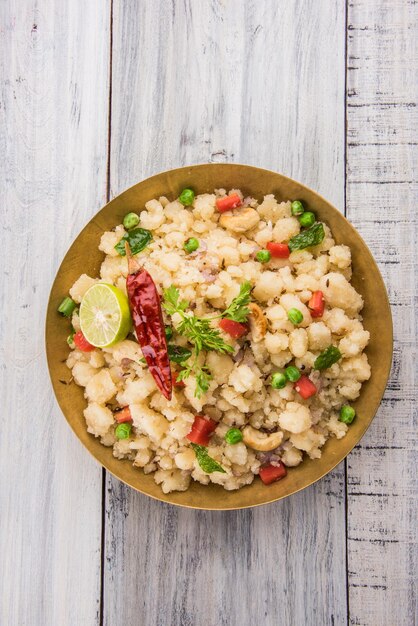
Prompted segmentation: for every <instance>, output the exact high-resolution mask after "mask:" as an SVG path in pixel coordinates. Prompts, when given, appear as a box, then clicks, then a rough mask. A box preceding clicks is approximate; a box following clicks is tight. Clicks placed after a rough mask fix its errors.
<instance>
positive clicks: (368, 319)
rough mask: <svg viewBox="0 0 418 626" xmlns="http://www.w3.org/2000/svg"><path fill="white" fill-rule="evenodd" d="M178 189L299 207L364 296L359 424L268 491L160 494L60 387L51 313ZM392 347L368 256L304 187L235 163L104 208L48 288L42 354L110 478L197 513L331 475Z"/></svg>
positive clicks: (161, 177)
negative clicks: (105, 237) (139, 217)
mask: <svg viewBox="0 0 418 626" xmlns="http://www.w3.org/2000/svg"><path fill="white" fill-rule="evenodd" d="M184 187H192V188H193V189H194V190H195V192H196V193H204V192H212V191H213V189H215V188H221V187H223V188H226V189H232V188H239V189H241V190H242V191H243V193H244V194H248V195H252V196H254V197H256V198H258V199H261V198H262V197H263V195H265V194H268V193H274V194H275V196H276V197H277V198H278V199H279V200H288V199H296V198H298V199H301V200H304V201H305V202H306V204H307V205H308V206H309V208H311V209H312V210H314V211H315V213H316V214H317V215H318V217H319V218H320V219H321V220H323V221H324V222H326V223H327V224H329V226H330V227H331V230H332V232H333V236H334V238H335V240H336V241H337V243H345V244H347V245H349V246H350V248H351V252H352V257H353V270H354V272H353V280H352V282H353V285H354V286H355V288H356V289H357V291H359V292H360V293H361V294H362V295H363V297H364V301H365V307H364V309H363V317H364V326H365V328H366V329H367V330H368V331H369V332H370V336H371V339H370V344H369V346H368V348H367V356H368V358H369V362H370V365H371V368H372V376H371V379H370V380H369V381H368V382H366V383H365V384H364V385H363V388H362V391H361V396H360V398H359V399H358V400H357V401H356V402H355V404H354V406H355V409H356V411H357V418H356V419H355V421H354V422H353V424H352V425H351V426H350V428H349V431H348V433H347V435H346V436H345V437H344V438H343V439H341V440H337V439H330V440H329V441H328V442H327V443H326V444H325V446H324V448H323V452H322V457H321V458H320V459H317V460H315V461H312V460H310V459H308V458H306V459H304V461H303V463H301V465H299V466H298V467H295V468H290V469H289V472H288V474H287V477H286V478H285V479H284V480H282V481H280V482H277V483H273V484H272V485H270V486H265V485H263V483H262V482H261V481H260V480H259V479H258V478H256V479H255V480H254V482H253V483H252V485H249V486H247V487H244V488H242V489H240V490H238V491H225V490H224V489H223V488H222V487H220V486H218V485H214V484H210V485H208V486H204V485H201V484H200V483H196V482H192V484H191V486H190V488H189V489H188V490H187V491H185V492H181V493H180V492H174V493H170V494H168V495H165V494H163V492H162V491H161V488H160V487H159V486H158V485H156V484H155V482H154V479H153V476H152V475H148V476H146V475H145V474H144V473H143V472H142V470H140V469H138V468H134V467H133V466H132V463H131V462H130V461H128V460H124V461H122V460H118V459H115V458H114V457H113V455H112V449H111V448H106V447H104V446H103V445H102V444H101V443H100V442H99V440H98V439H96V438H95V437H93V436H92V435H90V434H88V433H87V430H86V424H85V420H84V416H83V409H84V407H85V404H86V403H85V400H84V397H83V391H82V389H81V387H78V386H77V385H75V384H74V383H72V384H63V383H62V382H61V381H69V379H70V372H69V370H68V369H67V367H66V365H65V359H66V358H67V355H68V352H69V348H68V346H67V343H66V337H67V335H68V332H69V327H68V323H67V322H66V321H65V320H63V319H62V317H61V316H60V315H58V314H57V307H58V305H59V303H60V302H61V300H62V298H63V297H64V296H65V295H67V293H68V290H69V288H70V287H71V285H72V284H73V283H74V281H75V280H76V279H77V278H78V276H79V275H80V274H82V273H86V274H88V275H90V276H98V275H99V268H100V264H101V262H102V259H103V254H102V253H101V252H100V251H99V250H98V244H99V240H100V237H101V235H102V233H103V232H104V231H105V230H111V229H112V228H113V227H114V226H115V225H116V224H120V223H121V222H122V219H123V216H124V215H125V214H126V213H128V212H130V211H138V210H139V209H142V207H143V206H144V204H145V202H146V201H147V200H150V199H151V198H158V197H160V196H163V195H165V196H168V197H169V198H170V199H174V198H176V197H177V196H178V195H179V193H180V191H181V190H182V189H183V188H184ZM392 343H393V338H392V318H391V312H390V307H389V302H388V297H387V293H386V289H385V285H384V283H383V280H382V277H381V275H380V272H379V270H378V268H377V265H376V263H375V261H374V259H373V257H372V255H371V253H370V251H369V249H368V248H367V246H366V244H365V243H364V241H363V240H362V238H361V237H360V235H359V234H358V233H357V231H356V230H355V229H354V228H353V226H351V224H350V223H349V222H348V221H347V220H346V219H345V218H344V217H343V216H342V215H341V213H340V212H339V211H337V209H335V208H334V207H333V206H332V205H331V204H329V202H327V201H326V200H324V198H322V197H321V196H319V195H318V194H317V193H315V192H314V191H312V190H311V189H308V188H307V187H305V186H304V185H301V184H300V183H298V182H296V181H294V180H291V179H290V178H286V177H285V176H282V175H281V174H276V173H275V172H270V171H267V170H264V169H259V168H256V167H250V166H247V165H235V164H218V163H216V164H208V165H195V166H191V167H183V168H180V169H175V170H171V171H168V172H163V173H161V174H157V175H156V176H152V177H151V178H148V179H147V180H144V181H142V182H140V183H138V184H137V185H134V186H133V187H131V188H130V189H128V190H127V191H125V192H124V193H122V194H121V195H119V196H117V197H116V198H115V199H114V200H112V201H111V202H109V204H107V205H106V206H105V207H104V208H103V209H102V210H101V211H99V212H98V213H97V215H95V217H93V219H92V220H91V221H90V222H89V223H88V224H87V226H86V227H85V228H84V229H83V230H82V231H81V233H80V234H79V236H78V237H77V239H76V240H75V241H74V243H73V245H72V246H71V248H70V249H69V251H68V252H67V254H66V255H65V258H64V260H63V262H62V263H61V266H60V268H59V270H58V273H57V276H56V278H55V281H54V284H53V286H52V290H51V294H50V298H49V303H48V311H47V318H46V351H47V358H48V367H49V374H50V376H51V380H52V385H53V388H54V391H55V395H56V398H57V400H58V404H59V405H60V407H61V409H62V412H63V413H64V415H65V417H66V419H67V421H68V423H69V424H70V426H71V428H72V429H73V431H74V432H75V434H76V435H77V437H78V438H79V439H80V441H81V442H82V443H83V444H84V445H85V447H86V448H87V450H89V452H91V454H92V455H93V456H94V457H95V458H96V459H97V460H98V461H99V462H100V463H101V464H102V465H103V466H104V467H105V468H106V469H107V470H108V471H109V472H111V473H112V474H113V475H114V476H116V477H117V478H119V479H120V480H122V481H123V482H125V483H126V484H127V485H130V486H131V487H133V488H134V489H137V490H138V491H140V492H141V493H144V494H147V495H149V496H151V497H153V498H156V499H157V500H161V501H163V502H170V503H171V504H176V505H181V506H186V507H191V508H198V509H212V510H213V509H221V510H226V509H241V508H246V507H251V506H256V505H260V504H266V503H269V502H274V501H276V500H280V499H281V498H284V497H286V496H290V495H291V494H293V493H296V492H297V491H299V490H300V489H304V488H305V487H308V486H309V485H311V484H312V483H314V482H315V481H317V480H319V479H320V478H322V477H323V476H325V474H327V473H328V472H330V471H331V470H332V469H333V468H334V467H335V466H336V465H338V463H340V461H342V460H343V459H344V457H345V456H347V454H348V453H349V452H350V451H351V450H352V448H353V447H354V446H355V445H356V444H357V443H358V442H359V441H360V439H361V437H362V436H363V435H364V433H365V432H366V430H367V428H368V427H369V425H370V423H371V421H372V419H373V417H374V415H375V413H376V411H377V408H378V406H379V403H380V401H381V399H382V396H383V393H384V390H385V387H386V382H387V379H388V376H389V371H390V366H391V361H392Z"/></svg>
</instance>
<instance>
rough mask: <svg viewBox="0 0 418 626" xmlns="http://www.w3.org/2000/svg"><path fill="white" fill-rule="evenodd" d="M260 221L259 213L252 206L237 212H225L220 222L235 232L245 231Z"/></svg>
mask: <svg viewBox="0 0 418 626" xmlns="http://www.w3.org/2000/svg"><path fill="white" fill-rule="evenodd" d="M259 221H260V216H259V214H258V213H257V211H256V210H255V209H252V208H251V207H246V208H245V209H239V210H238V211H237V212H236V213H229V212H227V213H223V214H222V215H221V217H220V218H219V224H220V225H221V226H223V227H224V228H227V229H228V230H232V232H234V233H245V231H246V230H251V228H254V226H256V225H257V224H258V222H259Z"/></svg>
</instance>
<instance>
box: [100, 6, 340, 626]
mask: <svg viewBox="0 0 418 626" xmlns="http://www.w3.org/2000/svg"><path fill="white" fill-rule="evenodd" d="M344 33H345V14H344V2H334V1H331V2H330V1H326V2H321V3H318V2H314V1H312V2H305V3H304V10H303V11H302V10H301V4H300V3H299V2H281V3H277V2H272V1H270V0H263V1H260V0H257V1H246V2H241V1H237V0H234V1H231V2H174V3H168V2H165V1H159V2H154V3H152V8H151V6H150V4H149V3H141V4H140V5H139V6H138V4H137V3H115V4H114V15H113V64H112V68H113V71H112V139H111V162H110V172H111V178H110V184H111V192H112V195H115V194H118V193H120V192H121V191H122V190H123V189H125V188H126V187H128V186H129V185H131V184H133V183H135V182H137V181H138V180H140V179H141V178H143V177H146V176H148V175H151V174H153V173H155V172H158V171H161V170H164V169H167V168H171V167H176V166H180V165H184V164H187V163H196V162H205V161H208V160H214V161H236V162H245V163H253V164H257V165H260V166H264V167H267V168H268V167H271V168H273V169H277V170H279V171H283V172H285V173H287V174H290V175H293V176H295V177H296V178H299V179H302V180H305V181H306V182H307V183H308V184H311V185H312V186H313V187H315V188H317V189H319V190H320V191H322V192H323V193H324V194H325V195H327V196H328V197H330V198H331V199H332V200H333V201H334V202H335V203H336V204H337V205H338V206H340V207H341V208H342V207H343V201H344V160H343V153H344V68H345V58H344V53H345V45H344ZM313 59H315V60H316V64H315V71H314V72H313V71H312V60H313ZM190 182H191V184H192V183H193V181H190ZM220 184H222V181H220ZM268 191H269V190H266V193H267V192H268ZM344 484H345V474H344V467H343V466H341V467H340V468H338V469H337V470H336V471H335V472H333V474H332V475H331V476H329V477H328V478H327V479H326V480H324V481H322V482H321V483H319V484H317V485H315V486H313V487H311V488H310V489H308V490H306V491H305V492H303V493H301V494H298V495H296V496H295V497H292V498H291V499H289V500H287V501H285V502H281V503H278V504H276V505H272V506H268V507H264V508H260V509H256V510H253V511H241V512H237V513H233V512H226V513H222V512H217V513H208V512H195V511H188V510H179V509H175V508H173V507H170V506H166V505H163V504H160V503H158V502H154V501H152V500H150V499H148V498H146V497H143V496H141V495H139V494H137V493H135V492H134V491H132V490H131V489H127V488H126V487H125V486H124V485H122V484H121V483H119V482H117V481H115V480H114V479H113V478H111V477H108V482H107V503H106V504H107V506H106V526H105V533H106V562H105V581H104V616H105V619H104V623H105V624H106V625H108V626H113V625H114V624H133V623H137V622H138V620H139V621H141V620H142V622H143V623H144V624H146V625H159V626H160V625H161V626H166V625H168V624H170V626H186V625H190V626H192V625H193V626H194V625H201V624H207V625H208V626H219V625H220V624H228V626H235V625H244V624H245V625H247V624H253V623H254V624H263V625H266V626H268V625H274V626H276V625H277V624H286V625H289V626H290V624H310V625H314V624H315V625H316V624H332V623H335V624H338V625H343V624H345V623H346V616H347V607H346V565H345V506H344V501H345V489H344Z"/></svg>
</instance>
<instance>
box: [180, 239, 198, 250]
mask: <svg viewBox="0 0 418 626" xmlns="http://www.w3.org/2000/svg"><path fill="white" fill-rule="evenodd" d="M198 247H199V240H198V239H196V237H190V239H188V240H187V241H186V242H185V243H184V245H183V249H184V250H185V251H186V252H187V254H190V253H191V252H194V251H195V250H197V249H198Z"/></svg>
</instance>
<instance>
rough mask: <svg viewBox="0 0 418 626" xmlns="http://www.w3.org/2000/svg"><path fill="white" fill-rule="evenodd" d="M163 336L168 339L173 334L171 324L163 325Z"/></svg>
mask: <svg viewBox="0 0 418 626" xmlns="http://www.w3.org/2000/svg"><path fill="white" fill-rule="evenodd" d="M165 336H166V338H167V341H170V339H171V338H172V336H173V327H172V326H166V327H165Z"/></svg>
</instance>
